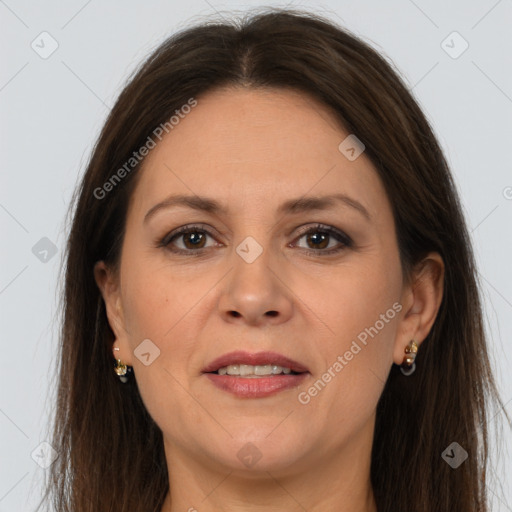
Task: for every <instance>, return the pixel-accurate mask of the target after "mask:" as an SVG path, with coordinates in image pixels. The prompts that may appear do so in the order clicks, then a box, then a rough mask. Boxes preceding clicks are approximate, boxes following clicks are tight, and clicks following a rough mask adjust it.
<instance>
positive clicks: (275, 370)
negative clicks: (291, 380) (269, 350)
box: [218, 364, 292, 377]
mask: <svg viewBox="0 0 512 512" xmlns="http://www.w3.org/2000/svg"><path fill="white" fill-rule="evenodd" d="M291 371H292V370H291V369H290V368H283V367H282V366H278V365H276V364H266V365H256V366H253V365H250V364H230V365H229V366H224V367H222V368H219V369H218V374H219V375H239V376H240V377H246V376H253V377H257V376H258V375H279V374H280V373H284V374H288V373H291Z"/></svg>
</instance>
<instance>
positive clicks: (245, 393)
mask: <svg viewBox="0 0 512 512" xmlns="http://www.w3.org/2000/svg"><path fill="white" fill-rule="evenodd" d="M202 373H203V374H205V375H206V376H207V377H208V379H209V380H210V382H212V383H213V384H214V385H215V386H216V387H217V388H219V389H221V390H223V391H227V392H228V393H231V394H233V395H235V396H238V397H240V398H263V397H266V396H270V395H274V394H276V393H278V392H280V391H284V390H286V389H290V388H294V387H297V386H298V385H299V384H300V383H301V382H302V381H303V380H304V379H305V378H306V377H307V375H310V372H309V370H308V369H307V368H306V367H305V366H304V365H302V364H300V363H298V362H296V361H293V360H292V359H290V358H288V357H285V356H283V355H281V354H278V353H276V352H259V353H256V354H250V353H248V352H243V351H238V352H231V353H229V354H225V355H224V356H221V357H219V358H217V359H215V360H214V361H212V362H211V363H210V364H209V365H208V366H207V367H206V368H204V369H203V372H202Z"/></svg>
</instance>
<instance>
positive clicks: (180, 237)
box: [158, 225, 213, 255]
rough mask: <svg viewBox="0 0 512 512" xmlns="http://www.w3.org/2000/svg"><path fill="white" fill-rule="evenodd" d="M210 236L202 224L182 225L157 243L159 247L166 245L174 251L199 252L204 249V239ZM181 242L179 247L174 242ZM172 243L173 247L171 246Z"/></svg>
mask: <svg viewBox="0 0 512 512" xmlns="http://www.w3.org/2000/svg"><path fill="white" fill-rule="evenodd" d="M207 237H211V238H213V237H212V235H211V234H210V232H209V231H207V230H205V229H204V228H203V226H200V225H197V226H183V227H181V228H178V229H177V230H175V231H173V232H172V233H169V234H168V235H166V236H165V237H164V238H163V239H162V240H161V241H160V242H159V244H158V246H159V247H167V248H168V249H169V250H170V251H172V252H176V253H181V254H183V253H187V254H188V255H191V254H192V253H194V252H195V253H197V254H200V253H202V252H203V249H206V248H207V247H205V244H206V239H207ZM175 241H177V242H181V245H182V246H181V247H180V246H179V245H178V246H177V243H176V242H175ZM173 245H174V247H173Z"/></svg>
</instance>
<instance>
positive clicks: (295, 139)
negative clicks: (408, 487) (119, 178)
mask: <svg viewBox="0 0 512 512" xmlns="http://www.w3.org/2000/svg"><path fill="white" fill-rule="evenodd" d="M197 100H198V104H197V106H195V107H194V108H192V109H191V112H190V113H189V114H188V115H186V116H184V118H183V119H181V120H180V122H179V124H177V125H175V126H174V128H173V129H172V131H171V132H170V133H169V134H168V135H166V136H165V137H164V138H163V139H162V141H161V142H160V143H158V144H157V146H156V147H155V148H154V149H152V150H151V151H150V153H149V155H148V156H147V157H146V160H145V163H144V168H143V170H142V171H141V172H142V174H141V176H140V181H139V182H138V184H137V186H136V189H135V191H134V193H133V196H132V198H131V203H130V207H129V211H128V215H127V222H126V234H125V238H124V242H123V247H122V255H121V263H120V272H119V275H118V280H115V282H114V281H113V282H112V286H111V287H110V288H108V289H104V297H105V299H106V302H107V310H108V315H109V320H110V323H111V326H112V328H113V330H114V332H115V335H116V344H115V346H116V347H118V348H120V350H119V351H118V352H116V353H115V355H116V357H119V358H120V359H122V360H123V362H125V363H127V364H129V365H131V366H133V369H134V373H135V376H136V381H137V384H138V387H139V390H140V393H141V395H142V398H143V401H144V403H145V405H146V407H147V409H148V411H149V413H150V415H151V416H152V417H153V419H154V420H155V422H156V423H157V424H158V426H159V427H160V428H161V430H162V432H163V435H164V441H165V446H166V452H167V455H168V456H170V457H174V458H175V460H178V459H180V457H182V458H187V457H188V458H189V459H193V460H194V461H196V462H197V463H201V464H202V465H203V467H204V466H205V465H217V467H219V466H218V465H219V464H220V465H221V466H222V467H226V468H231V469H233V468H236V469H240V470H244V469H247V470H250V468H253V469H252V470H254V468H257V469H261V470H268V471H270V470H272V471H274V473H273V474H277V473H278V472H281V473H280V474H285V473H286V472H287V471H288V472H292V471H301V470H302V469H304V468H311V467H314V465H315V464H320V463H321V462H322V461H325V460H326V459H328V458H329V456H330V455H331V454H333V453H339V451H340V450H346V453H347V454H348V453H351V454H353V455H354V456H356V454H359V455H360V453H361V451H363V452H364V454H365V456H368V458H369V454H370V452H369V450H370V449H371V441H372V435H373V421H374V415H375V409H376V405H377V401H378V399H379V396H380V395H381V392H382V390H383V386H384V383H385V381H386V378H387V375H388V372H389V370H390V368H391V365H392V363H393V362H395V363H398V364H399V363H401V362H402V358H403V348H404V346H405V345H406V344H407V343H408V341H409V340H410V338H409V334H410V332H411V327H410V326H408V324H407V315H405V314H404V313H405V312H406V311H407V309H408V307H409V306H410V302H409V300H410V297H411V295H410V293H409V292H410V290H409V289H408V288H407V287H406V285H405V284H403V281H402V272H401V267H400V261H399V253H398V247H397V239H396V234H395V229H394V222H393V216H392V211H391V206H390V203H389V201H388V199H387V196H386V193H385V190H384V188H383V185H382V183H381V182H380V179H379V177H378V175H377V173H376V171H375V169H374V167H373V166H372V164H371V162H370V160H369V159H368V158H367V156H366V155H365V153H364V151H363V152H362V153H361V154H360V155H359V156H357V154H358V152H359V150H360V149H362V148H361V147H360V146H357V144H356V145H354V142H353V141H352V142H351V139H348V140H347V141H345V142H344V144H343V145H342V146H341V149H340V144H341V143H342V142H343V141H344V140H345V139H346V137H348V136H349V135H350V134H349V133H347V132H344V131H343V130H342V129H341V128H340V127H339V126H338V125H337V124H336V122H335V120H334V119H333V118H332V117H331V114H330V113H329V112H328V111H327V110H326V109H325V108H324V107H323V106H322V105H321V104H319V103H317V102H316V101H314V100H312V99H311V98H309V97H306V96H304V95H302V94H300V93H298V92H291V91H284V90H270V89H266V90H254V89H241V88H239V89H231V90H227V89H224V90H217V91H215V92H213V93H210V94H208V95H205V96H204V97H200V98H197ZM356 135H357V134H356ZM350 148H353V149H354V151H352V150H351V149H350ZM335 194H337V195H339V196H340V197H341V198H342V199H336V198H334V199H331V200H330V202H327V201H325V204H324V205H323V206H321V205H317V207H314V206H315V204H314V203H313V202H308V201H307V200H308V198H316V199H319V198H325V197H327V196H333V195H335ZM177 195H183V196H188V197H190V200H191V202H192V201H193V202H194V203H195V204H196V205H199V198H207V199H208V200H209V201H215V203H216V204H218V205H219V210H216V211H213V210H212V209H199V208H192V207H191V206H187V205H186V204H184V203H181V202H180V203H178V202H176V203H171V199H172V197H173V196H177ZM103 200H105V201H107V200H108V198H105V199H103ZM294 201H296V204H295V207H294V204H293V202H294ZM208 204H210V203H208ZM157 205H158V206H157ZM283 205H284V206H283ZM318 224H320V227H318V226H317V225H318ZM186 226H189V229H188V232H187V233H185V234H183V233H181V234H176V236H173V234H175V232H176V230H178V229H179V228H183V227H186ZM330 229H332V230H333V232H329V231H328V230H330ZM308 230H311V231H310V233H309V234H307V233H306V232H307V231H308ZM338 232H339V233H340V235H337V234H336V233H338ZM110 276H111V278H112V275H110ZM112 279H113V278H112ZM116 279H117V278H116ZM105 290H106V291H105ZM109 290H110V291H109ZM233 351H245V352H247V353H249V354H255V353H260V352H266V351H272V352H275V353H278V354H280V355H281V356H284V357H287V358H289V359H292V360H293V361H295V362H297V363H299V364H300V365H301V366H302V367H303V369H306V370H307V372H304V373H302V374H301V375H299V376H295V377H290V375H288V376H287V375H275V376H267V377H254V376H253V377H236V376H230V375H227V376H221V375H215V376H212V375H211V374H207V373H204V372H203V371H204V370H205V368H206V367H207V366H208V365H209V364H210V363H211V362H212V361H214V360H215V359H217V358H219V357H220V356H223V355H224V354H227V353H230V352H233ZM273 358H276V359H277V356H270V357H269V358H267V359H270V360H269V361H267V363H269V364H271V363H273V362H274V363H275V362H276V361H273V360H272V359H273ZM235 359H236V358H235ZM248 361H249V362H250V360H249V359H247V360H246V361H245V362H248ZM236 362H237V361H233V363H236ZM239 362H243V361H239ZM256 362H259V363H261V364H260V365H258V366H266V365H265V364H263V363H264V362H265V358H263V360H261V361H256ZM244 369H245V370H250V371H253V370H254V368H253V367H250V368H245V367H244ZM233 371H236V368H235V369H233V368H230V369H229V372H233ZM256 371H257V372H260V373H261V372H265V371H266V369H265V368H263V369H261V368H260V369H258V368H257V369H256ZM281 379H284V380H281ZM257 380H259V381H260V382H259V383H258V382H257ZM284 382H286V383H287V385H288V387H286V386H284V387H282V386H281V384H282V383H284ZM216 383H217V384H216ZM226 383H227V384H226ZM222 386H227V387H224V388H223V387H222ZM276 386H277V389H275V387H276ZM280 386H281V387H280ZM251 390H252V391H251ZM272 390H273V391H272ZM237 391H238V392H237ZM249 443H251V444H249ZM349 450H350V452H349Z"/></svg>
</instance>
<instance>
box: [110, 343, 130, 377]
mask: <svg viewBox="0 0 512 512" xmlns="http://www.w3.org/2000/svg"><path fill="white" fill-rule="evenodd" d="M114 350H119V349H118V348H115V349H114ZM116 361H117V362H116V365H115V366H114V371H115V372H116V374H117V376H118V377H119V380H120V381H121V382H122V383H123V384H125V383H126V382H128V375H127V374H128V372H131V370H132V369H131V366H127V365H125V364H124V363H123V362H122V361H121V359H117V358H116Z"/></svg>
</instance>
